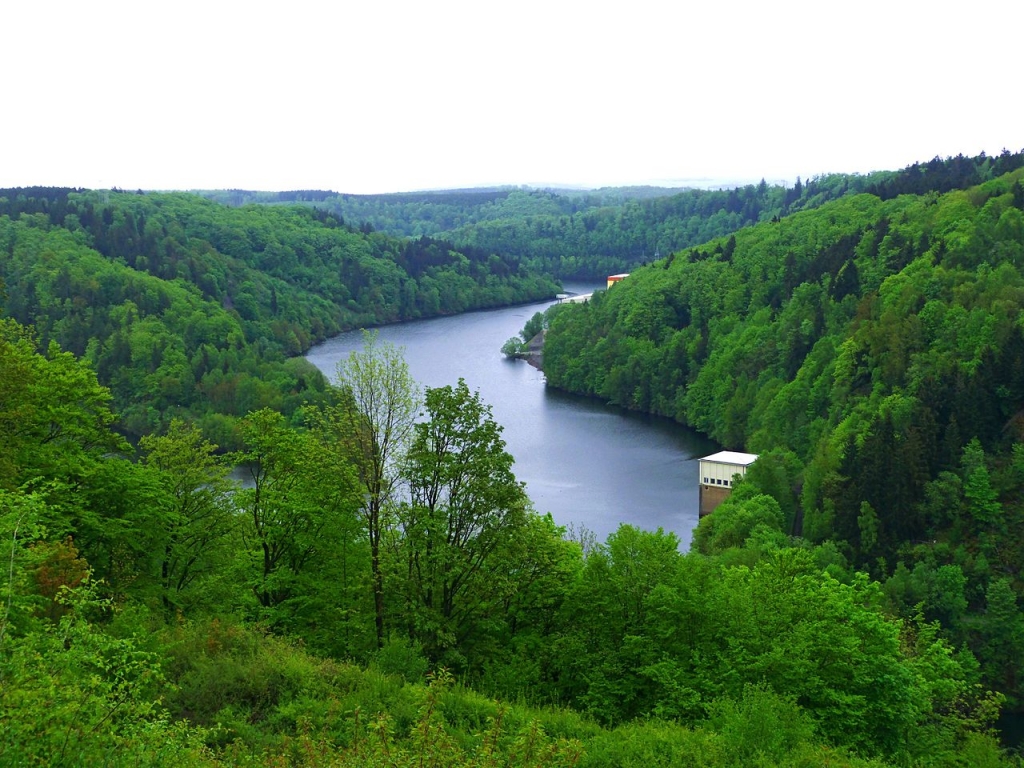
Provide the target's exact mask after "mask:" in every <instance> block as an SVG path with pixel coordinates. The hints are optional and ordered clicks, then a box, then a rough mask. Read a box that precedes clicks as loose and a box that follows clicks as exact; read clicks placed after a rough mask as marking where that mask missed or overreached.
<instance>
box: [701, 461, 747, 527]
mask: <svg viewBox="0 0 1024 768" xmlns="http://www.w3.org/2000/svg"><path fill="white" fill-rule="evenodd" d="M756 460H757V454H756V453H739V452H738V451H719V452H718V453H713V454H711V455H710V456H705V457H704V458H703V459H701V460H700V478H699V479H700V507H699V508H700V516H701V517H704V515H707V514H710V513H711V511H712V510H713V509H714V508H715V507H717V506H718V505H719V504H721V503H722V502H723V501H725V499H726V497H727V496H728V495H729V494H730V493H731V492H732V483H733V478H734V477H735V476H736V475H740V476H741V477H742V476H743V475H745V474H747V467H749V466H750V465H751V464H753V463H754V462H755V461H756Z"/></svg>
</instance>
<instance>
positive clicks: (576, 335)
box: [544, 170, 1024, 709]
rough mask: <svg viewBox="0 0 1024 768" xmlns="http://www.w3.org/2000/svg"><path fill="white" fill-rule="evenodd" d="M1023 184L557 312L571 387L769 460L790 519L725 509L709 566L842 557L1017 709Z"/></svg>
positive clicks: (692, 270)
mask: <svg viewBox="0 0 1024 768" xmlns="http://www.w3.org/2000/svg"><path fill="white" fill-rule="evenodd" d="M1022 179H1024V171H1021V170H1017V171H1015V172H1013V173H1011V174H1008V175H1005V176H1002V177H1000V178H997V179H994V180H992V181H989V182H986V183H984V184H982V185H980V186H976V187H972V188H970V189H967V190H963V191H954V192H950V193H947V194H938V193H935V192H929V193H927V194H924V195H902V196H896V197H891V198H889V199H886V200H883V199H880V198H879V197H877V196H874V195H868V194H864V195H857V196H852V197H847V198H844V199H842V200H839V201H836V202H833V203H830V204H828V205H825V206H822V207H821V208H819V209H817V210H814V211H808V212H803V213H798V214H795V215H792V216H788V217H786V218H783V219H782V220H781V221H778V222H769V223H764V224H761V225H759V226H757V227H753V228H750V229H745V230H741V231H739V232H737V233H736V234H735V235H734V236H731V237H729V238H728V239H720V240H718V241H715V242H711V243H709V244H707V245H705V246H701V247H700V248H693V249H690V250H684V251H680V252H678V253H675V254H673V255H671V256H669V257H668V258H665V259H663V260H661V261H659V262H657V263H655V264H652V265H650V266H648V267H646V268H643V269H638V270H635V271H634V272H633V273H632V274H631V275H630V277H629V278H627V279H626V280H624V281H622V282H621V283H618V284H616V285H615V286H614V287H613V288H612V289H611V290H609V291H607V292H602V293H599V294H597V295H595V297H594V299H593V300H592V301H591V302H590V303H589V304H587V305H572V306H565V307H559V308H558V311H557V312H556V313H554V314H553V315H552V316H551V317H550V318H549V324H550V329H549V331H548V334H547V338H546V342H545V349H544V369H545V373H546V375H547V378H548V382H549V383H550V384H551V385H552V386H556V387H560V388H565V389H567V390H570V391H574V392H579V393H585V394H588V395H592V396H596V397H600V398H602V399H605V400H607V401H609V402H612V403H617V404H619V405H622V406H623V407H626V408H630V409H637V410H643V411H649V412H652V413H658V414H663V415H666V416H669V417H671V418H674V419H676V420H679V421H681V422H683V423H686V424H689V425H691V426H693V427H695V428H697V429H699V430H701V431H703V432H705V433H707V434H709V435H711V436H712V437H714V438H716V439H717V440H719V441H720V442H721V443H722V444H723V445H724V446H726V447H728V448H732V449H744V450H749V451H751V452H755V453H759V454H761V458H760V459H759V460H758V462H757V464H755V469H756V470H757V471H753V472H752V475H751V477H750V482H751V484H753V486H754V487H755V488H756V489H758V490H759V491H761V492H764V493H767V494H769V495H770V496H771V497H772V498H773V503H777V504H778V505H779V509H780V510H781V512H782V514H783V517H780V518H779V519H777V520H776V519H773V518H771V517H770V516H767V517H766V516H765V512H764V510H763V508H760V507H758V504H757V503H754V502H750V503H749V504H746V503H742V504H738V505H737V506H735V507H734V508H732V509H730V508H728V507H727V508H725V514H722V513H721V512H720V511H716V512H715V513H714V514H713V515H712V516H711V517H710V518H708V520H706V521H705V522H704V523H702V524H701V526H700V529H699V530H698V533H697V536H696V539H695V546H696V547H697V548H698V549H700V550H701V551H706V552H715V551H720V550H721V549H722V548H723V547H732V546H739V545H742V544H743V542H744V541H745V540H747V541H748V544H749V543H750V541H754V540H758V537H759V536H763V535H765V533H764V532H762V533H758V526H759V524H764V523H767V524H768V527H769V529H770V530H777V531H782V532H785V533H796V534H802V535H803V536H804V537H805V538H806V539H807V540H809V541H812V542H818V543H822V544H824V545H827V546H831V547H834V550H835V552H836V553H837V556H838V557H840V558H841V560H842V561H843V562H844V563H849V564H851V565H853V566H855V567H856V568H858V569H860V570H862V571H863V572H865V573H870V574H872V575H873V576H874V577H875V578H876V579H878V580H879V581H880V583H881V584H882V585H883V586H882V588H883V590H884V593H885V595H886V596H887V599H888V600H889V601H890V602H891V605H892V606H893V610H895V611H897V612H898V613H900V614H902V615H903V616H905V617H906V618H908V619H911V618H912V617H914V616H923V617H924V618H926V619H928V620H934V621H938V622H941V625H942V628H943V633H944V636H945V637H947V639H948V640H949V641H950V642H951V643H952V644H953V645H954V646H956V647H966V648H970V649H971V650H972V651H973V652H974V653H975V654H976V656H977V658H978V659H979V661H980V662H981V672H982V677H983V680H984V681H985V684H986V685H987V686H990V687H992V688H993V689H995V690H1000V691H1002V692H1004V693H1006V694H1007V695H1008V696H1009V700H1010V705H1011V707H1012V708H1015V709H1019V708H1020V707H1021V706H1022V701H1024V691H1022V689H1021V687H1020V686H1021V683H1022V677H1021V675H1020V659H1021V658H1024V617H1022V616H1021V614H1020V610H1019V597H1020V594H1021V592H1022V591H1024V581H1022V578H1021V570H1020V565H1021V562H1022V554H1024V550H1022V545H1024V543H1022V541H1021V535H1020V532H1021V530H1022V528H1021V526H1022V524H1024V503H1022V499H1024V497H1022V494H1024V452H1022V451H1021V440H1022V438H1024V432H1022V419H1021V414H1022V412H1024V325H1022V320H1024V277H1022V273H1021V266H1022V265H1024V187H1022ZM887 197H888V196H887ZM762 498H763V497H762ZM748 536H753V537H754V538H753V539H747V537H748Z"/></svg>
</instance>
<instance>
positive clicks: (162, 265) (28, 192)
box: [0, 188, 557, 443]
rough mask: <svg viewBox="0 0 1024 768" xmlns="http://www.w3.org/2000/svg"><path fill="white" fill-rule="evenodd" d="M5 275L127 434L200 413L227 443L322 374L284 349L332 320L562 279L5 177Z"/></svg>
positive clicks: (298, 216)
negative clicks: (246, 417) (108, 395)
mask: <svg viewBox="0 0 1024 768" xmlns="http://www.w3.org/2000/svg"><path fill="white" fill-rule="evenodd" d="M0 279H2V280H3V282H4V285H5V291H4V294H3V297H2V301H3V303H2V305H0V310H2V311H3V313H5V314H7V315H8V316H10V317H13V318H14V319H16V320H18V321H20V322H23V323H30V324H32V325H33V326H34V327H35V329H36V333H37V334H38V336H39V338H40V341H41V343H42V344H43V345H45V344H47V343H49V341H51V340H53V341H57V342H58V343H59V344H60V345H61V347H62V348H63V349H66V350H68V351H70V352H73V353H74V354H76V355H79V356H82V357H84V358H85V359H87V360H89V361H90V363H91V364H92V365H93V366H94V367H95V369H96V371H97V372H98V373H99V375H100V378H101V381H102V382H103V383H104V384H107V385H108V386H110V388H111V390H112V392H113V394H114V397H115V403H116V405H117V409H118V410H119V411H120V413H121V415H122V417H123V420H124V426H125V428H126V429H127V431H128V432H129V433H131V434H135V435H140V434H145V433H147V432H150V431H152V430H154V429H157V428H159V427H160V426H161V425H166V424H167V423H168V421H169V419H170V418H171V417H172V416H173V415H175V414H180V413H184V412H193V413H198V414H200V415H203V416H204V418H205V419H206V421H207V424H206V426H207V428H208V429H213V430H214V431H213V433H212V434H214V435H216V436H217V437H218V438H219V439H221V440H222V441H224V442H225V443H230V442H231V441H230V440H229V439H228V437H227V433H226V430H227V429H228V428H229V426H230V424H229V422H230V421H231V419H232V418H234V417H237V416H240V415H243V414H244V413H246V412H248V411H249V410H250V409H252V408H254V407H255V408H258V407H263V406H274V407H278V408H281V409H283V410H284V411H286V412H290V411H291V410H292V409H293V408H294V407H295V406H296V405H297V404H298V403H299V402H300V401H301V400H302V399H303V397H305V394H304V393H305V392H306V391H307V390H309V388H310V387H314V386H316V385H315V381H316V380H317V379H318V378H319V374H318V373H317V372H316V371H315V370H313V369H312V368H311V366H308V365H305V364H303V362H302V361H301V360H296V359H289V358H293V357H294V356H296V355H298V354H300V353H302V352H303V351H305V350H306V349H308V348H309V346H310V345H311V344H313V343H315V342H317V341H320V340H322V339H324V338H326V337H328V336H330V335H332V334H335V333H337V332H339V331H341V330H346V329H350V328H358V327H365V326H372V325H379V324H381V323H388V322H395V321H399V320H409V319H414V318H419V317H430V316H434V315H440V314H449V313H456V312H464V311H467V310H473V309H480V308H485V307H493V306H500V305H507V304H512V303H518V302H525V301H532V300H536V299H540V298H545V297H548V296H551V295H553V294H554V292H555V291H556V290H557V285H556V284H555V283H553V282H552V281H550V280H549V279H547V278H542V277H537V276H533V275H531V274H529V273H528V272H527V271H526V270H525V269H524V268H523V266H522V264H521V263H520V262H519V261H518V260H517V259H514V258H511V257H508V256H501V255H497V254H494V253H485V252H484V251H482V250H480V249H475V248H463V249H456V248H455V247H454V246H452V245H451V244H450V243H447V242H445V241H442V240H436V239H431V238H419V239H416V240H402V239H396V238H392V237H388V236H386V235H383V234H379V233H364V232H359V231H354V230H353V229H351V228H350V227H347V226H345V225H343V224H342V223H341V222H340V221H339V220H338V219H337V218H336V217H334V216H332V215H331V214H328V213H324V212H322V211H318V210H313V209H309V208H304V207H298V206H290V207H284V206H275V207H267V206H248V207H243V208H231V207H228V206H224V205H219V204H217V203H214V202H211V201H208V200H204V199H203V198H201V197H198V196H196V195H190V194H184V193H174V194H133V193H125V192H116V191H114V192H90V191H74V190H69V189H48V188H34V189H13V190H0ZM224 417H227V419H228V421H227V422H225V421H224Z"/></svg>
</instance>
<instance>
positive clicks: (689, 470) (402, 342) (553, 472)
mask: <svg viewBox="0 0 1024 768" xmlns="http://www.w3.org/2000/svg"><path fill="white" fill-rule="evenodd" d="M566 290H569V291H573V292H580V293H582V292H588V291H589V290H590V286H573V285H567V286H566ZM550 304H551V302H544V303H540V304H531V305H528V306H521V307H513V308H509V309H499V310H493V311H487V312H473V313H469V314H464V315H458V316H456V317H444V318H438V319H433V320H418V321H414V322H409V323H400V324H397V325H389V326H385V327H383V328H380V329H378V333H379V338H380V339H381V340H382V341H388V342H391V343H392V344H394V345H396V346H398V347H404V350H405V359H406V361H407V362H408V364H409V370H410V372H411V373H412V375H413V377H414V378H415V379H416V380H417V381H418V382H419V383H420V384H422V385H424V386H432V387H437V386H443V385H445V384H455V383H456V382H457V381H458V379H459V377H460V376H461V377H462V378H464V379H465V380H466V384H467V385H468V386H469V388H470V390H477V391H479V392H480V396H481V397H482V398H483V400H484V402H486V403H487V404H489V405H490V406H491V407H492V410H493V413H494V419H495V421H497V422H498V423H499V424H501V425H502V426H503V427H504V432H503V433H502V434H503V437H504V438H505V441H506V443H507V448H508V451H509V453H511V454H512V456H513V457H515V467H514V470H515V473H516V477H517V478H519V480H521V481H523V482H525V483H526V490H527V493H528V494H529V496H530V498H531V499H532V500H533V504H534V507H535V508H536V510H537V511H538V512H541V513H544V512H550V513H551V514H552V516H553V517H554V519H555V522H556V523H558V524H559V525H568V524H570V523H572V524H574V525H575V526H577V527H578V526H585V527H586V528H589V529H590V530H591V531H593V532H594V533H595V534H596V535H597V538H598V539H599V540H600V541H604V540H605V539H606V538H607V536H608V534H609V533H612V532H613V531H615V529H616V528H618V526H619V525H620V524H621V523H629V524H631V525H635V526H637V527H639V528H645V529H648V530H654V529H656V528H659V527H660V528H664V529H665V530H666V531H674V532H675V533H676V534H677V535H678V536H679V538H680V540H681V542H682V548H683V549H686V548H687V547H688V546H689V543H690V532H691V531H692V530H693V528H694V526H696V524H697V461H696V459H697V458H699V457H700V456H703V455H706V454H708V453H712V452H714V451H716V450H718V448H717V446H716V445H715V444H713V443H712V442H710V441H709V440H707V439H706V438H704V437H703V436H701V435H698V434H696V433H694V432H691V431H690V430H687V429H685V428H683V427H681V426H679V425H677V424H675V423H673V422H671V421H668V420H665V419H658V418H654V417H648V416H641V415H637V414H632V413H628V412H625V411H622V410H619V409H618V408H613V407H609V406H606V405H603V404H602V403H600V402H596V401H593V400H588V399H585V398H580V397H576V396H573V395H567V394H565V393H562V392H557V391H555V390H552V389H549V388H547V387H546V386H545V384H544V374H543V373H541V372H540V371H538V370H537V369H536V368H533V367H532V366H530V365H528V364H527V363H525V362H523V361H521V360H507V359H505V357H504V356H503V355H502V354H501V351H500V350H501V345H502V344H504V343H505V340H506V339H508V338H509V337H510V336H515V335H516V334H518V332H519V331H520V329H521V328H522V327H523V325H524V324H525V323H526V321H527V320H528V319H529V318H530V317H532V316H533V314H534V313H535V312H538V311H540V310H543V309H544V308H546V307H548V306H550ZM361 346H362V333H361V332H358V331H356V332H350V333H344V334H341V335H340V336H336V337H334V338H333V339H329V340H328V341H326V342H324V343H323V344H320V345H318V346H316V347H314V348H313V349H311V350H310V351H309V353H308V354H307V355H306V357H307V359H309V361H310V362H312V363H313V364H314V365H316V366H317V368H319V369H320V370H321V371H323V372H324V373H325V374H327V375H328V376H330V377H331V378H332V379H333V378H334V373H335V370H336V369H337V364H338V362H339V361H340V360H342V359H345V358H347V357H348V355H349V353H350V352H351V351H352V350H354V349H357V348H360V347H361Z"/></svg>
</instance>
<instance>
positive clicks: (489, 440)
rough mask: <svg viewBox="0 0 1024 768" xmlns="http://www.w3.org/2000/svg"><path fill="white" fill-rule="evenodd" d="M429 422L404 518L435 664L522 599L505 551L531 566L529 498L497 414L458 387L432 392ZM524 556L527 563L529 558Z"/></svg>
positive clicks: (416, 452) (411, 464)
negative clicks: (524, 540)
mask: <svg viewBox="0 0 1024 768" xmlns="http://www.w3.org/2000/svg"><path fill="white" fill-rule="evenodd" d="M424 404H425V412H424V418H425V420H424V421H420V422H419V423H417V424H416V425H415V436H414V438H413V442H412V446H411V448H410V451H409V455H408V461H407V466H406V469H405V472H406V475H407V477H408V481H409V485H410V490H411V501H410V503H409V505H408V506H407V507H406V508H405V509H404V510H403V511H402V513H401V518H402V519H401V524H402V533H403V538H402V555H403V559H404V560H405V561H406V563H407V565H406V567H405V568H403V576H404V577H405V578H406V579H407V584H406V588H407V590H408V604H407V608H406V610H407V611H408V621H409V623H410V627H411V628H413V630H414V632H415V635H416V636H417V637H418V638H419V639H420V641H421V642H422V643H423V644H424V646H425V647H426V649H427V651H428V655H429V656H430V657H431V658H433V659H440V658H443V657H444V654H445V652H448V651H451V650H454V649H455V648H457V647H459V646H463V645H464V644H465V643H466V642H467V641H468V640H469V638H471V637H473V636H474V635H477V634H480V633H481V632H482V629H481V627H480V626H479V625H480V623H481V622H483V621H487V620H489V619H490V617H489V615H488V614H490V613H494V612H497V611H499V610H500V608H501V606H502V603H503V602H504V601H506V600H509V599H510V598H511V597H512V596H513V595H514V594H515V592H516V588H517V584H516V579H515V572H516V571H518V570H519V569H518V567H516V566H512V564H511V563H508V560H507V559H505V564H507V565H510V566H512V567H511V568H510V571H511V572H508V571H504V569H501V568H496V567H495V563H496V562H501V560H502V558H501V557H500V554H501V553H502V552H503V551H509V552H510V553H516V555H517V558H516V559H519V558H522V559H523V560H526V561H528V560H529V557H528V555H526V552H525V551H523V550H521V549H520V544H519V542H518V539H519V537H520V535H521V533H522V532H523V529H524V528H525V526H526V514H527V512H526V506H527V503H528V501H527V498H526V493H525V491H524V490H523V486H522V484H521V483H519V482H518V481H517V480H516V478H515V475H513V473H512V462H513V459H512V456H511V455H510V454H509V453H508V452H507V451H506V450H505V442H504V441H503V440H502V439H501V427H500V426H499V425H498V424H496V423H495V422H494V419H493V418H492V416H491V409H490V406H487V405H485V404H484V403H483V401H482V400H481V399H480V394H479V393H473V394H471V393H470V391H469V387H468V386H467V385H466V382H465V381H464V380H462V379H459V382H458V384H457V385H455V386H454V387H452V386H444V387H437V388H427V391H426V396H425V398H424ZM524 556H525V557H524Z"/></svg>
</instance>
